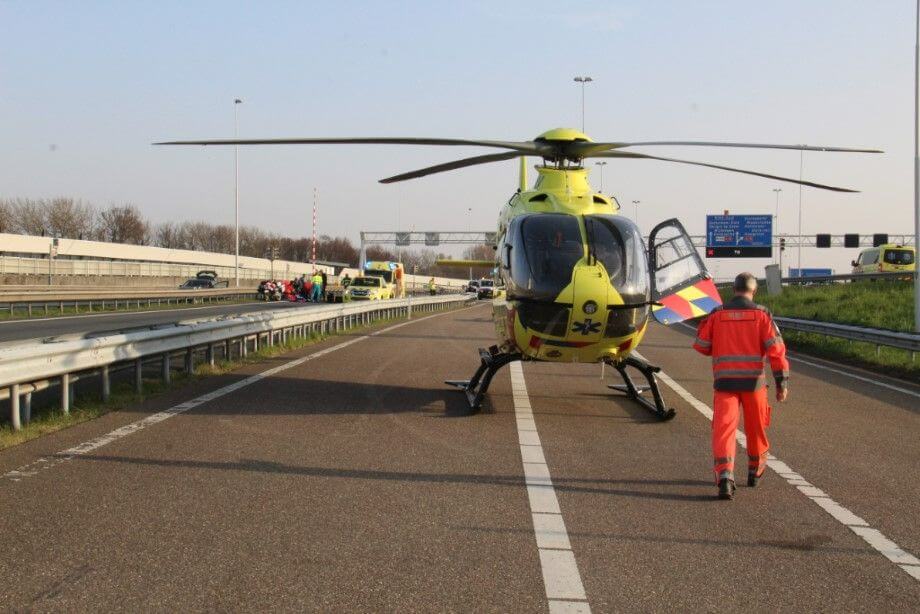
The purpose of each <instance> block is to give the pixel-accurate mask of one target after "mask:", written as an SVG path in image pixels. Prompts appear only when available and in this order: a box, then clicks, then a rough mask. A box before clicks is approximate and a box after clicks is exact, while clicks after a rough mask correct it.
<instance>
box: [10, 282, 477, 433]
mask: <svg viewBox="0 0 920 614" xmlns="http://www.w3.org/2000/svg"><path fill="white" fill-rule="evenodd" d="M474 300H475V299H474V298H473V297H470V296H468V295H460V294H455V295H447V296H430V297H419V298H407V299H396V300H389V301H368V302H365V303H354V302H352V303H344V304H339V305H328V306H321V307H305V308H303V309H284V310H273V311H260V312H257V313H248V314H237V315H234V316H226V317H221V318H212V319H207V320H201V321H197V322H188V323H177V324H174V325H168V326H153V327H150V328H149V329H144V330H137V331H129V332H120V333H114V334H110V335H105V336H99V337H94V338H84V339H70V340H60V341H55V340H53V339H52V340H49V341H47V342H43V341H41V340H36V341H31V342H27V343H23V344H17V345H12V346H7V347H3V348H0V400H6V399H8V400H9V408H10V423H11V425H12V428H13V429H14V430H18V429H20V428H21V425H22V424H23V423H28V421H29V420H30V419H31V404H32V394H33V393H34V392H36V391H39V390H43V389H46V388H50V387H52V386H58V387H59V389H60V408H61V411H62V413H65V414H66V413H69V411H70V407H71V405H72V404H73V397H74V388H73V384H74V382H75V381H77V379H79V378H81V377H83V378H85V377H87V376H93V377H98V378H99V379H100V389H101V393H102V398H103V400H107V399H108V395H109V394H110V390H111V383H110V382H111V374H112V373H113V372H114V371H115V370H117V369H130V370H132V371H133V372H134V386H135V389H136V391H137V392H138V393H141V392H142V391H143V377H142V376H143V368H144V364H145V363H150V362H154V363H158V364H159V366H160V368H161V377H162V378H163V380H164V381H166V382H168V381H169V379H170V373H171V369H172V366H171V365H172V362H171V361H172V359H173V358H174V357H176V356H178V357H181V360H183V369H184V370H185V371H186V372H188V373H192V372H193V371H194V368H195V364H196V361H198V360H199V359H202V357H203V360H204V361H206V362H207V363H208V364H210V365H213V364H214V363H215V360H216V359H217V357H218V355H220V356H221V357H222V358H223V359H225V360H228V359H231V358H232V357H233V355H234V352H235V355H236V356H237V357H245V356H246V355H247V353H248V352H249V351H250V348H252V349H253V351H257V350H258V349H259V347H260V346H261V345H263V344H264V345H269V346H271V345H274V344H275V343H285V342H287V341H288V340H289V339H293V338H304V337H309V336H311V335H312V334H314V333H320V334H324V333H328V332H339V331H345V330H349V329H351V328H354V327H356V326H364V325H367V324H369V323H371V322H373V321H374V320H379V319H389V318H395V317H401V316H406V317H409V318H411V317H412V314H413V313H419V312H422V313H427V312H431V311H436V310H440V309H444V308H447V307H451V306H458V305H461V304H466V303H470V302H473V301H474Z"/></svg>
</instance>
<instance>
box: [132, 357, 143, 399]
mask: <svg viewBox="0 0 920 614" xmlns="http://www.w3.org/2000/svg"><path fill="white" fill-rule="evenodd" d="M134 392H136V393H137V394H143V393H144V361H143V359H141V358H135V359H134Z"/></svg>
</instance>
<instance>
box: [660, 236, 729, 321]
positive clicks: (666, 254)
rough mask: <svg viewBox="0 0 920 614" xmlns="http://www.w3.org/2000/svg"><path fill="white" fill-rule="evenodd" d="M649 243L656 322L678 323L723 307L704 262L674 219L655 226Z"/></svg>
mask: <svg viewBox="0 0 920 614" xmlns="http://www.w3.org/2000/svg"><path fill="white" fill-rule="evenodd" d="M648 242H649V246H648V259H649V274H650V275H651V282H652V300H653V301H655V302H657V303H659V305H655V306H653V307H652V316H653V317H654V318H655V319H656V320H658V321H659V322H661V323H662V324H677V323H678V322H683V321H684V320H689V319H691V318H697V317H700V316H704V315H706V314H707V313H709V312H710V311H712V310H713V309H715V308H716V307H718V306H719V305H721V304H722V299H721V298H720V297H719V291H718V290H717V289H716V285H715V283H713V281H712V277H711V276H710V275H709V271H707V270H706V265H704V264H703V259H702V258H700V255H699V253H697V251H696V248H695V247H693V241H691V240H690V237H689V236H688V235H687V231H686V230H684V227H683V225H682V224H681V223H680V222H679V221H678V220H677V219H676V218H674V219H670V220H665V221H664V222H662V223H660V224H658V225H657V226H655V228H653V229H652V232H651V234H649V241H648Z"/></svg>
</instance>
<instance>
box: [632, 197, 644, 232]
mask: <svg viewBox="0 0 920 614" xmlns="http://www.w3.org/2000/svg"><path fill="white" fill-rule="evenodd" d="M641 202H642V201H641V200H634V201H632V204H633V205H635V207H636V214H635V215H634V216H633V221H634V222H635V223H636V226H638V225H639V203H641Z"/></svg>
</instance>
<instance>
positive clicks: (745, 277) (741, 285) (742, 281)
mask: <svg viewBox="0 0 920 614" xmlns="http://www.w3.org/2000/svg"><path fill="white" fill-rule="evenodd" d="M732 287H733V288H734V289H735V292H754V291H755V290H757V278H756V277H754V276H753V275H751V274H750V273H740V274H739V275H738V277H736V278H735V284H734V286H732Z"/></svg>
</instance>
